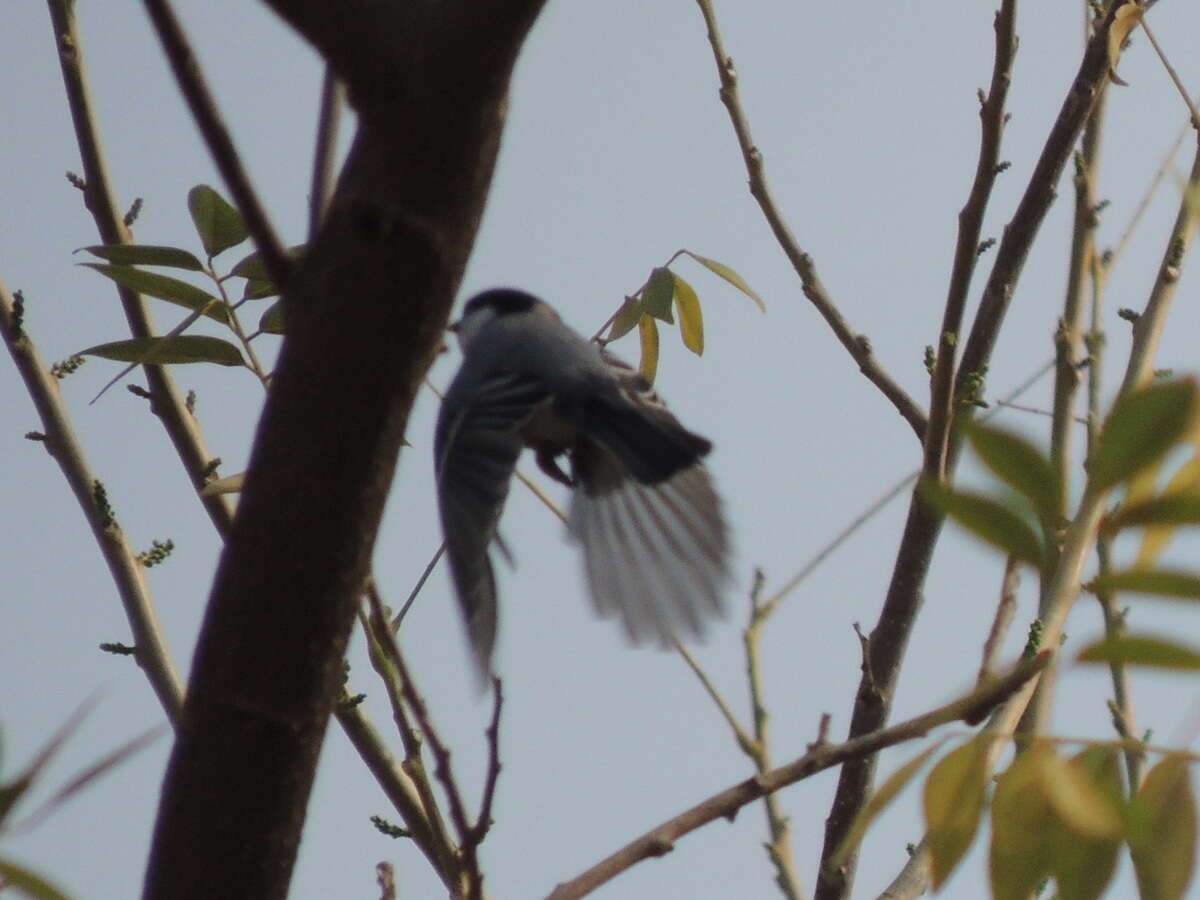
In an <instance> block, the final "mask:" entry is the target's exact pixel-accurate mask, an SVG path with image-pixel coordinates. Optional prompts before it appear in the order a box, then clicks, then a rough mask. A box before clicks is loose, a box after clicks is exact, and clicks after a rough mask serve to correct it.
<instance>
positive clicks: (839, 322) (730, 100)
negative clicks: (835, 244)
mask: <svg viewBox="0 0 1200 900" xmlns="http://www.w3.org/2000/svg"><path fill="white" fill-rule="evenodd" d="M696 2H697V4H698V5H699V7H700V12H701V13H702V14H703V16H704V23H705V25H706V26H707V27H708V42H709V44H711V45H712V51H713V59H714V60H715V61H716V64H717V74H718V75H719V76H720V79H721V91H720V96H721V102H722V103H724V104H725V108H726V109H727V110H728V111H729V118H730V120H731V121H732V123H733V130H734V132H735V133H736V134H737V141H738V146H739V147H741V150H742V158H743V159H744V160H745V163H746V172H747V173H748V174H749V176H750V193H751V195H753V197H754V199H755V200H757V201H758V205H759V207H761V209H762V211H763V215H764V216H765V217H766V219H767V223H768V224H769V225H770V226H771V231H772V232H773V233H774V234H775V240H776V241H778V242H779V246H780V247H782V248H783V252H784V253H785V254H786V255H787V258H788V260H789V261H790V262H791V264H792V267H793V268H794V269H795V270H796V274H797V275H799V276H800V283H801V285H802V286H803V290H804V296H806V297H807V298H808V299H809V301H810V302H811V303H812V305H813V306H814V307H815V308H816V310H817V312H819V313H820V314H821V316H822V317H823V318H824V319H825V321H826V322H827V323H828V325H829V327H830V328H831V329H832V330H833V333H834V334H835V335H836V336H837V339H838V340H839V341H841V343H842V346H843V347H845V348H846V350H847V351H848V352H849V353H850V356H851V357H852V358H853V359H854V361H855V362H856V363H858V368H859V371H860V372H862V373H863V375H865V376H866V377H867V379H868V380H869V381H870V382H871V383H872V384H874V385H875V386H876V387H877V388H879V390H880V391H881V392H882V393H883V395H884V396H885V397H887V399H888V400H890V401H891V403H892V405H893V406H894V407H895V408H896V411H897V412H898V413H900V415H901V416H903V417H904V420H905V421H906V422H908V424H909V426H910V427H911V428H912V430H913V431H914V432H915V433H916V435H917V438H918V439H923V438H924V435H925V425H926V421H925V413H924V411H923V410H921V408H920V407H919V406H918V405H917V404H916V402H914V401H913V399H912V398H911V397H909V396H908V394H907V393H906V392H905V391H904V389H903V388H901V387H900V385H898V384H897V383H896V382H895V381H894V380H892V377H891V376H890V375H889V374H888V373H887V372H886V371H884V369H883V367H882V366H881V365H880V364H879V361H878V360H877V359H876V358H875V354H874V353H873V352H872V350H871V342H870V340H869V339H868V338H867V336H866V335H864V334H861V333H859V332H857V331H855V330H854V329H853V328H851V327H850V325H849V323H848V322H847V321H846V320H845V318H844V317H843V316H842V313H841V311H840V310H839V309H838V308H837V305H836V304H835V303H834V302H833V299H832V298H831V297H830V296H829V292H828V291H827V290H826V289H825V285H824V284H823V283H822V282H821V278H820V276H819V275H818V274H817V266H816V263H814V262H813V259H812V257H811V256H809V255H808V254H807V253H805V252H804V250H802V249H801V247H800V245H799V243H797V241H796V237H795V235H793V234H792V232H791V229H790V228H789V227H788V225H787V222H786V221H784V218H783V214H782V213H781V212H780V210H779V207H778V206H777V205H776V204H775V199H774V197H773V196H772V194H771V188H770V186H769V185H768V183H767V177H766V169H765V166H764V164H763V157H762V153H761V152H760V151H759V149H758V147H757V145H756V144H755V143H754V138H753V137H752V136H751V134H750V123H749V120H748V119H747V118H746V112H745V110H744V109H743V108H742V101H741V98H740V96H739V94H738V86H737V70H736V69H735V68H734V67H733V59H732V58H731V57H730V56H729V55H728V54H727V53H726V52H725V45H724V41H723V39H722V38H721V32H720V30H719V28H718V26H717V15H716V12H715V11H714V10H713V5H712V2H711V0H696Z"/></svg>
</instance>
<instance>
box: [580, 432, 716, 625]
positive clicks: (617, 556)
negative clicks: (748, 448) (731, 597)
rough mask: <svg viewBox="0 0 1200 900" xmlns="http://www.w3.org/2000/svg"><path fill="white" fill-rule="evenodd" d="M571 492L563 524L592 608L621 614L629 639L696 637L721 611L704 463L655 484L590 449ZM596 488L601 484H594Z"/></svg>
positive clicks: (712, 505) (712, 501) (712, 506)
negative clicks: (579, 550)
mask: <svg viewBox="0 0 1200 900" xmlns="http://www.w3.org/2000/svg"><path fill="white" fill-rule="evenodd" d="M575 462H576V463H577V470H576V472H577V476H581V475H582V474H583V473H581V472H580V471H579V469H578V464H579V463H580V462H583V463H584V464H585V465H586V466H587V470H586V474H587V476H588V477H590V478H591V479H593V480H592V481H588V480H586V479H585V478H583V477H580V481H581V489H580V490H576V491H575V492H574V493H573V494H572V497H571V508H570V515H569V526H568V527H569V531H570V534H571V536H572V538H573V539H575V540H576V541H578V542H579V543H580V544H581V545H582V547H583V556H584V571H585V573H586V576H587V581H588V586H589V588H590V593H591V595H592V601H593V604H594V606H595V608H596V611H597V612H598V613H599V614H600V615H601V616H605V617H609V616H612V617H616V618H618V619H619V620H620V621H621V623H622V625H623V626H624V628H625V631H626V633H627V634H628V635H629V637H630V639H631V640H632V641H633V642H634V643H641V642H643V641H645V640H647V639H649V640H651V641H654V642H657V643H660V644H664V645H669V644H670V643H671V641H672V640H673V639H674V638H676V637H698V636H701V635H702V634H703V632H704V628H705V625H706V624H707V621H708V620H709V619H710V618H712V617H713V616H714V615H720V614H721V613H722V612H723V611H724V603H723V600H724V590H725V587H726V585H727V583H728V580H729V571H728V566H729V536H728V531H727V529H726V526H725V522H724V519H723V517H722V515H721V508H720V500H719V498H718V497H717V495H716V492H715V491H714V490H713V487H712V482H711V479H710V478H709V475H708V473H707V471H705V469H704V468H703V467H702V466H700V465H696V464H693V465H691V466H689V467H688V468H685V469H684V470H682V471H680V472H677V473H676V474H675V475H673V476H671V477H669V478H667V479H666V480H664V481H661V482H659V483H656V484H645V483H641V482H640V481H638V480H635V479H633V478H630V477H628V475H627V474H625V473H624V471H623V465H624V460H621V459H618V458H617V457H616V455H615V454H614V453H609V452H607V451H606V450H602V449H599V448H593V452H591V453H589V454H576V459H575ZM598 486H599V489H598Z"/></svg>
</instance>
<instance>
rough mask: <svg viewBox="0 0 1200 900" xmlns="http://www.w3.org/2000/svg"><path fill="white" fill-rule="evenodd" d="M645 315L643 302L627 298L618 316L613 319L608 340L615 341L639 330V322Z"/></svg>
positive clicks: (618, 311)
mask: <svg viewBox="0 0 1200 900" xmlns="http://www.w3.org/2000/svg"><path fill="white" fill-rule="evenodd" d="M644 314H645V308H644V307H643V306H642V301H641V300H638V299H636V298H634V297H626V298H625V301H624V302H623V303H622V304H621V308H620V309H618V310H617V314H616V316H614V317H613V321H612V325H611V326H610V327H609V329H608V337H607V338H606V340H608V341H615V340H618V339H619V338H623V337H625V335H627V334H629V332H631V331H633V329H635V328H637V325H638V322H639V321H640V320H641V318H642V316H643V315H644Z"/></svg>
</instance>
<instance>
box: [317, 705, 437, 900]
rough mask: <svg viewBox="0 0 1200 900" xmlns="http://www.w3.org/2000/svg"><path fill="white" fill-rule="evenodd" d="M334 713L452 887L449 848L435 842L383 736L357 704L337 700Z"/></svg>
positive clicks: (417, 796) (412, 786)
mask: <svg viewBox="0 0 1200 900" xmlns="http://www.w3.org/2000/svg"><path fill="white" fill-rule="evenodd" d="M334 714H335V715H336V716H337V720H338V722H339V723H340V724H341V726H342V729H343V730H344V731H345V732H346V736H347V737H348V738H350V743H351V744H353V745H354V749H355V750H357V751H358V755H359V756H360V757H362V760H363V762H364V763H366V765H367V768H368V769H369V770H370V772H371V774H372V775H374V776H375V780H376V781H377V782H378V783H379V785H380V787H382V788H383V792H384V794H385V795H386V796H387V798H388V800H390V801H391V803H392V806H393V807H395V809H396V812H398V813H399V814H400V817H401V818H402V819H403V820H404V826H405V828H407V829H408V832H409V835H410V836H411V838H412V840H413V842H414V843H415V844H416V845H417V847H418V849H420V851H421V852H422V853H423V854H425V858H426V859H428V860H429V864H430V865H431V866H432V867H433V870H434V872H436V873H437V875H438V877H439V878H440V879H441V880H442V883H443V884H444V885H445V886H446V887H448V888H452V887H453V886H454V884H455V881H454V873H453V870H450V871H447V870H446V869H445V860H446V859H447V858H450V859H453V848H452V847H438V846H437V844H436V843H435V836H434V833H433V830H432V829H431V828H430V825H429V820H428V819H427V818H426V816H425V807H424V804H423V803H422V801H421V797H420V794H419V792H418V791H417V787H416V784H415V783H414V782H413V780H412V779H411V778H410V777H409V775H408V773H407V772H405V771H404V769H403V768H401V767H400V766H398V765H397V764H396V762H395V760H394V759H393V758H392V755H391V754H390V753H389V752H388V751H387V747H386V745H385V744H384V742H383V739H382V738H381V737H380V736H379V734H378V733H377V732H376V731H375V728H374V726H373V725H371V723H370V721H369V720H368V719H367V717H366V716H365V715H363V713H362V710H360V709H359V708H358V707H357V706H350V705H348V704H346V703H339V704H338V705H337V706H336V707H335V708H334Z"/></svg>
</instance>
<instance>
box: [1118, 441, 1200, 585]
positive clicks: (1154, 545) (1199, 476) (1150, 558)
mask: <svg viewBox="0 0 1200 900" xmlns="http://www.w3.org/2000/svg"><path fill="white" fill-rule="evenodd" d="M1130 493H1132V486H1131V487H1130ZM1197 493H1200V453H1197V454H1196V455H1195V456H1193V457H1192V458H1191V459H1190V460H1188V461H1187V462H1186V463H1184V465H1183V467H1182V468H1181V469H1180V470H1179V471H1178V472H1176V473H1175V475H1174V477H1173V478H1172V479H1171V480H1170V481H1169V482H1168V483H1167V486H1166V488H1165V489H1164V490H1163V496H1164V497H1166V496H1170V495H1172V494H1197ZM1126 502H1127V503H1128V502H1129V501H1128V500H1127V501H1126ZM1178 530H1179V527H1178V526H1177V525H1151V526H1149V527H1148V528H1147V529H1146V532H1145V534H1144V535H1143V536H1142V546H1141V547H1139V548H1138V556H1137V561H1136V562H1135V563H1134V564H1133V567H1134V568H1135V569H1148V568H1150V567H1151V566H1153V565H1154V564H1155V563H1156V562H1158V558H1159V557H1160V556H1162V552H1163V550H1165V549H1166V548H1167V544H1169V543H1170V542H1171V538H1173V537H1175V532H1176V531H1178Z"/></svg>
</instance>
